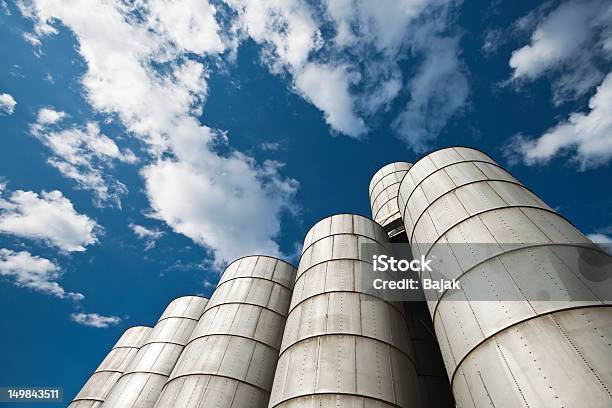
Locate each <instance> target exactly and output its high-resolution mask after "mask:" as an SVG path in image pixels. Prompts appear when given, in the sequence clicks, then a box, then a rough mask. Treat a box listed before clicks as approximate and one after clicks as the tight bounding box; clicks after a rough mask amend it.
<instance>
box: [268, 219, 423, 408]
mask: <svg viewBox="0 0 612 408" xmlns="http://www.w3.org/2000/svg"><path fill="white" fill-rule="evenodd" d="M363 244H369V248H370V249H369V250H366V249H364V248H365V247H367V245H363ZM388 245H389V239H388V237H387V234H386V233H385V231H384V230H383V228H382V227H381V226H380V225H379V224H377V223H375V222H374V221H372V220H370V219H369V218H365V217H362V216H359V215H352V214H341V215H334V216H331V217H329V218H325V219H323V220H321V221H319V222H318V223H316V224H315V225H314V226H313V227H312V228H311V229H310V231H309V232H308V234H307V235H306V238H305V241H304V247H303V250H302V257H301V259H300V266H299V268H298V274H297V278H296V282H295V287H294V291H293V296H292V298H291V306H290V312H289V316H288V318H287V325H286V328H285V333H284V335H283V342H282V345H281V350H280V357H279V361H278V366H277V369H276V375H275V377H274V385H273V387H272V395H271V398H270V405H269V407H271V408H273V407H278V408H281V407H282V408H289V407H291V408H298V407H309V408H310V407H313V408H314V407H319V408H322V407H330V408H331V407H389V408H390V407H419V406H420V399H419V395H418V390H417V389H418V387H417V380H416V373H415V368H414V354H413V352H412V350H411V348H410V342H409V341H408V339H409V337H410V334H409V329H408V325H407V322H406V320H405V316H404V315H403V308H402V306H401V304H399V303H393V302H388V301H386V300H384V299H382V298H379V297H376V296H373V295H369V294H367V293H366V291H367V289H368V288H367V287H365V285H366V283H367V282H368V276H365V275H367V274H368V273H369V272H368V271H371V270H372V267H371V263H372V259H371V255H370V258H369V257H368V255H366V252H368V253H369V252H372V251H375V253H378V254H389V253H390V252H389V248H388ZM364 266H365V267H364ZM369 282H370V283H371V279H370V280H369Z"/></svg>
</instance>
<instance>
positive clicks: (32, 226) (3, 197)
mask: <svg viewBox="0 0 612 408" xmlns="http://www.w3.org/2000/svg"><path fill="white" fill-rule="evenodd" d="M99 230H100V227H99V226H98V224H97V223H96V222H95V221H93V220H92V219H90V218H89V217H88V216H86V215H84V214H79V213H77V212H76V210H75V209H74V207H73V205H72V203H71V202H70V200H68V199H67V198H66V197H64V195H63V194H62V192H61V191H57V190H55V191H50V192H46V191H43V192H42V193H41V194H40V195H39V194H37V193H35V192H32V191H22V190H16V191H14V192H12V193H10V194H7V193H6V192H5V186H4V185H0V233H5V234H10V235H14V236H17V237H21V238H26V239H32V240H36V241H40V242H42V243H44V244H46V245H49V246H53V247H56V248H59V249H60V250H61V251H64V252H75V251H76V252H82V251H85V249H86V247H87V246H88V245H92V244H95V243H97V242H98V238H97V233H98V232H99Z"/></svg>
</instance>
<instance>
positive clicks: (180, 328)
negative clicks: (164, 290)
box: [102, 296, 208, 408]
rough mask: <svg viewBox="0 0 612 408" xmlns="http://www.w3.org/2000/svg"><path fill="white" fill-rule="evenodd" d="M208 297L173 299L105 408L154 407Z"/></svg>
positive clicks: (113, 390)
mask: <svg viewBox="0 0 612 408" xmlns="http://www.w3.org/2000/svg"><path fill="white" fill-rule="evenodd" d="M207 302H208V299H206V298H203V297H200V296H184V297H180V298H178V299H175V300H173V301H172V302H171V303H170V304H169V305H168V307H167V308H166V310H165V311H164V313H163V314H162V316H161V317H160V319H159V321H158V322H157V323H156V324H155V327H153V330H151V333H150V334H149V336H148V337H147V339H146V341H145V342H144V343H143V344H142V347H141V348H140V350H138V353H137V354H136V356H135V357H134V358H133V359H132V361H131V362H130V364H128V366H127V368H126V370H125V373H124V374H123V375H122V376H121V377H120V378H119V379H118V380H117V383H116V384H115V386H114V387H113V389H112V391H111V392H110V394H109V395H108V397H107V398H106V400H105V401H104V404H102V407H103V408H152V407H153V406H154V405H155V402H156V401H157V398H158V397H159V394H160V393H161V390H162V387H163V386H164V384H165V383H166V381H167V380H168V377H169V376H170V373H171V372H172V369H173V368H174V365H175V364H176V362H177V360H178V358H179V356H180V354H181V352H182V351H183V348H184V347H185V344H187V341H188V340H189V338H190V336H191V334H192V333H193V329H194V328H195V326H196V324H197V322H198V320H199V319H200V317H201V316H202V313H204V308H205V307H206V303H207Z"/></svg>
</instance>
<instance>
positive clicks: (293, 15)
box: [226, 0, 467, 148]
mask: <svg viewBox="0 0 612 408" xmlns="http://www.w3.org/2000/svg"><path fill="white" fill-rule="evenodd" d="M226 3H228V4H229V5H230V6H231V7H233V8H234V9H235V10H237V12H238V15H239V23H240V27H241V29H242V30H243V31H244V32H245V33H246V35H248V36H250V37H251V38H252V39H253V40H255V41H256V42H257V43H259V44H262V45H263V46H264V47H265V52H264V60H265V61H266V62H267V63H268V66H269V67H270V69H271V71H272V72H275V73H280V72H288V73H289V74H290V75H291V77H292V84H293V89H294V90H296V91H297V93H299V94H300V95H301V96H302V97H304V98H305V99H306V100H308V101H310V102H311V103H312V104H313V105H315V106H316V107H317V108H318V109H320V110H321V111H322V112H323V114H324V117H325V120H326V122H327V123H328V124H329V125H330V127H331V128H332V129H333V130H335V131H338V132H341V133H344V134H346V135H349V136H353V137H359V136H361V135H363V134H364V133H366V132H367V130H368V129H367V126H366V125H365V122H366V119H368V118H369V117H370V116H372V115H375V114H376V113H378V112H379V111H380V110H386V109H387V107H388V106H389V104H390V102H391V101H393V100H394V99H395V98H396V97H397V96H398V95H399V94H400V89H401V87H402V82H403V80H402V74H401V70H400V67H399V65H398V62H399V61H401V60H404V59H406V58H408V56H412V57H414V58H415V59H422V60H423V61H424V62H423V63H422V64H421V63H417V64H418V65H417V69H416V71H418V72H420V73H421V74H420V75H418V76H416V77H414V78H412V79H411V80H410V81H409V90H410V91H411V97H412V98H411V99H412V101H411V102H410V103H409V104H408V106H407V107H406V113H404V114H403V115H402V116H403V117H406V116H415V117H416V122H415V123H413V124H411V127H410V129H407V130H406V129H404V127H403V126H396V130H397V132H398V133H399V136H400V137H401V138H402V139H403V140H405V141H406V142H408V143H409V144H410V145H411V147H413V148H422V147H423V146H424V145H425V144H426V143H427V141H430V140H433V139H434V138H435V137H437V135H438V133H439V132H440V130H441V129H442V128H443V127H444V126H445V124H446V122H447V121H448V120H449V119H450V117H451V116H452V115H454V114H455V113H456V112H458V111H460V109H461V108H462V107H463V106H464V105H465V103H466V100H467V91H466V89H467V79H466V77H465V74H464V72H463V71H464V68H463V66H462V64H461V63H460V60H459V52H458V41H457V39H456V38H455V37H454V36H453V35H452V34H450V37H449V34H448V32H451V31H452V30H449V25H450V24H451V23H450V21H451V19H450V18H449V15H450V14H451V13H452V9H453V7H454V4H455V2H454V1H452V0H405V1H396V0H384V1H382V2H381V1H376V2H373V1H368V0H327V1H325V2H324V4H323V8H322V9H317V8H316V5H314V4H312V3H309V2H306V1H302V0H291V1H288V0H277V1H266V2H262V1H258V0H226ZM323 25H326V26H327V27H326V29H325V30H323V29H322V28H321V27H323ZM329 27H331V28H334V29H335V33H332V35H331V38H326V36H327V37H329V35H327V34H325V35H324V34H323V33H324V32H325V33H328V32H329V31H330V30H329ZM431 44H433V45H434V49H432V46H431ZM451 56H452V58H450V57H451ZM432 60H433V61H440V63H442V64H445V65H444V66H443V69H440V68H439V67H438V66H437V65H436V64H435V63H434V64H431V63H430V62H431V61H432ZM432 68H433V70H434V73H437V75H438V76H437V78H436V80H437V81H439V82H438V83H436V86H435V87H434V86H429V85H428V83H427V82H428V81H429V78H430V77H431V76H432V75H433V74H431V73H427V72H425V71H426V70H428V69H432ZM444 81H450V82H448V87H447V88H448V89H449V90H448V91H447V92H445V90H444V89H440V88H441V87H440V86H437V85H438V84H439V83H442V82H444ZM444 83H445V84H447V82H444ZM402 121H403V120H402V119H401V118H398V120H397V121H396V123H400V122H402ZM412 130H416V131H417V133H416V134H412V135H411V136H410V137H408V136H407V133H408V132H409V131H412Z"/></svg>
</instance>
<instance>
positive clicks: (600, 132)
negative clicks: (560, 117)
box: [506, 73, 612, 170]
mask: <svg viewBox="0 0 612 408" xmlns="http://www.w3.org/2000/svg"><path fill="white" fill-rule="evenodd" d="M506 150H507V156H509V157H510V158H512V157H514V156H515V155H518V156H519V157H518V158H520V159H522V161H523V162H524V163H525V164H527V165H534V164H540V163H547V162H548V161H549V160H551V159H552V158H553V157H555V156H556V155H558V154H568V155H570V156H571V159H572V160H573V161H574V162H576V163H577V164H578V165H579V167H580V168H581V169H583V170H584V169H588V168H592V167H598V166H602V165H605V164H606V163H608V162H609V161H610V160H612V73H610V74H608V75H607V76H606V78H605V79H604V81H603V82H602V83H601V85H599V87H598V88H597V92H596V93H595V95H594V96H593V97H592V98H591V99H590V100H589V111H588V112H586V113H582V112H575V113H572V114H571V115H570V117H569V119H568V120H566V121H563V122H561V123H559V124H558V125H556V126H555V127H553V128H551V129H549V130H548V131H546V133H544V134H543V135H542V136H540V137H538V138H535V139H531V138H527V137H524V136H522V135H517V136H515V137H514V138H513V139H512V140H511V141H510V143H509V145H508V146H507V148H506Z"/></svg>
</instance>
